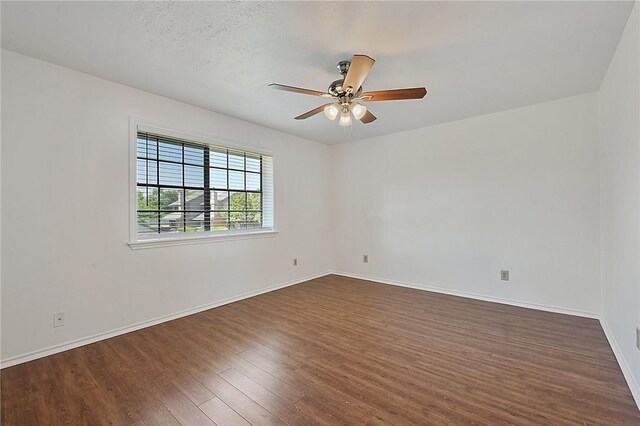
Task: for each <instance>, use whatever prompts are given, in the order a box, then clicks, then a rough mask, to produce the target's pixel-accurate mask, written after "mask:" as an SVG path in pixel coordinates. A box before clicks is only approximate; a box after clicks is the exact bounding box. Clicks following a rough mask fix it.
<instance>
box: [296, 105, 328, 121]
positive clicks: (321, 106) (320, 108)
mask: <svg viewBox="0 0 640 426" xmlns="http://www.w3.org/2000/svg"><path fill="white" fill-rule="evenodd" d="M327 105H331V104H324V105H320V106H319V107H318V108H314V109H312V110H311V111H307V112H305V113H304V114H300V115H299V116H297V117H296V118H295V119H296V120H304V119H306V118H309V117H313V116H314V115H316V114H318V113H319V112H322V111H323V110H324V107H326V106H327Z"/></svg>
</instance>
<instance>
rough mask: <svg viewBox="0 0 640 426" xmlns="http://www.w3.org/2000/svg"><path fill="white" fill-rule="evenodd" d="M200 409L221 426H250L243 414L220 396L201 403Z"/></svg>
mask: <svg viewBox="0 0 640 426" xmlns="http://www.w3.org/2000/svg"><path fill="white" fill-rule="evenodd" d="M200 409H201V410H202V411H203V412H204V413H205V414H206V415H207V416H209V418H210V419H211V420H213V421H214V422H215V423H216V424H217V425H219V426H248V425H250V423H249V422H247V421H246V420H245V419H244V418H243V417H242V416H240V415H239V414H238V413H236V412H235V411H233V410H232V409H231V408H230V407H229V406H228V405H227V404H225V403H224V402H222V400H221V399H220V398H212V399H210V400H209V401H207V402H205V403H203V404H201V405H200Z"/></svg>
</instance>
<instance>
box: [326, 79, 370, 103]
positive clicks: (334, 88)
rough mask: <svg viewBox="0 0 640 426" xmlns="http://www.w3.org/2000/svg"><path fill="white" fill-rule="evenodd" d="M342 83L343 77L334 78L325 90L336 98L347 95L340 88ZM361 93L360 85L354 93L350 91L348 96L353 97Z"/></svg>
mask: <svg viewBox="0 0 640 426" xmlns="http://www.w3.org/2000/svg"><path fill="white" fill-rule="evenodd" d="M343 84H344V78H341V79H339V80H336V81H334V82H333V83H331V85H330V86H329V88H328V89H327V92H329V94H330V95H331V96H335V97H338V98H339V97H342V96H347V92H346V91H345V90H344V89H343V88H342V85H343ZM361 94H362V86H360V87H359V88H358V90H357V91H356V92H355V93H352V94H350V95H349V96H351V97H353V98H357V97H358V96H360V95H361Z"/></svg>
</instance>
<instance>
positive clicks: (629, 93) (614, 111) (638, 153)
mask: <svg viewBox="0 0 640 426" xmlns="http://www.w3.org/2000/svg"><path fill="white" fill-rule="evenodd" d="M639 21H640V6H639V5H638V4H636V5H635V6H634V9H633V11H632V12H631V16H630V17H629V21H628V23H627V26H626V28H625V31H624V33H623V35H622V38H621V39H620V43H619V45H618V48H617V50H616V53H615V55H614V57H613V59H612V61H611V64H610V66H609V70H608V71H607V74H606V76H605V78H604V80H603V82H602V86H601V88H600V92H599V94H598V100H599V102H598V104H599V130H600V164H601V171H600V175H601V180H600V192H601V218H602V219H601V221H602V224H601V229H602V233H601V244H602V257H601V261H602V266H601V268H602V320H603V325H604V326H605V330H606V331H607V332H608V337H609V340H610V341H611V343H612V346H613V348H614V351H615V353H616V356H617V357H618V361H619V363H620V365H621V366H622V369H623V371H624V373H625V376H626V378H627V382H629V385H630V387H631V390H632V391H633V393H634V396H635V398H636V402H638V403H639V404H640V387H639V386H638V384H639V383H640V351H638V349H637V348H636V346H635V329H636V327H637V326H640V124H639V123H638V121H639V120H640V84H639V80H640V70H639V62H640V42H639V39H640V34H639V32H638V27H639Z"/></svg>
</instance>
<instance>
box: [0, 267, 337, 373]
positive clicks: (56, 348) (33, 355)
mask: <svg viewBox="0 0 640 426" xmlns="http://www.w3.org/2000/svg"><path fill="white" fill-rule="evenodd" d="M325 275H329V272H326V273H321V274H316V275H312V276H308V277H304V278H299V279H296V280H292V281H289V282H286V283H284V284H278V285H275V286H271V287H267V288H263V289H261V290H257V291H252V292H249V293H244V294H241V295H239V296H234V297H229V298H227V299H223V300H219V301H216V302H213V303H207V304H206V305H200V306H197V307H195V308H191V309H185V310H183V311H180V312H176V313H174V314H169V315H164V316H161V317H157V318H154V319H150V320H147V321H142V322H139V323H136V324H132V325H128V326H125V327H121V328H117V329H115V330H111V331H105V332H102V333H98V334H94V335H92V336H88V337H83V338H81V339H76V340H72V341H70V342H66V343H60V344H58V345H53V346H49V347H47V348H44V349H38V350H35V351H32V352H28V353H26V354H22V355H17V356H13V357H11V358H7V359H3V360H2V361H0V369H3V368H6V367H11V366H13V365H17V364H22V363H24V362H28V361H32V360H34V359H38V358H42V357H45V356H49V355H53V354H56V353H59V352H64V351H68V350H69V349H74V348H78V347H80V346H84V345H88V344H90V343H95V342H98V341H100V340H105V339H109V338H111V337H115V336H119V335H121V334H126V333H130V332H132V331H136V330H140V329H142V328H147V327H151V326H152V325H156V324H160V323H163V322H167V321H171V320H174V319H178V318H182V317H186V316H188V315H193V314H197V313H198V312H202V311H206V310H208V309H212V308H217V307H218V306H222V305H227V304H229V303H233V302H237V301H239V300H242V299H248V298H249V297H254V296H258V295H260V294H264V293H268V292H270V291H274V290H278V289H281V288H284V287H289V286H292V285H295V284H299V283H302V282H305V281H309V280H312V279H315V278H320V277H324V276H325Z"/></svg>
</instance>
